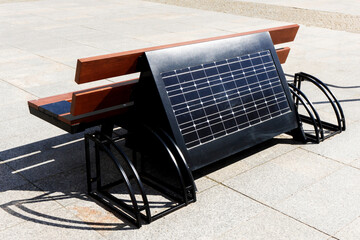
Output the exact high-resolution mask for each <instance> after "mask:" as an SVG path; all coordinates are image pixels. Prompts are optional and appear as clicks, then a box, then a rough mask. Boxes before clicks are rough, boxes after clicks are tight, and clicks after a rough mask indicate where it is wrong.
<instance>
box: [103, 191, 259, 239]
mask: <svg viewBox="0 0 360 240" xmlns="http://www.w3.org/2000/svg"><path fill="white" fill-rule="evenodd" d="M264 209H265V207H264V206H262V205H261V204H258V203H256V202H254V201H252V200H250V199H249V198H246V197H244V196H242V195H240V194H237V193H236V192H234V191H232V190H230V189H228V188H226V187H224V186H215V187H212V188H210V189H208V190H207V191H204V192H202V193H200V194H198V200H197V202H196V203H195V204H190V205H189V206H187V207H186V208H182V209H180V210H179V211H176V212H174V213H172V214H170V215H168V216H166V217H164V218H161V219H159V220H157V221H155V222H153V223H152V224H150V225H145V226H143V227H142V228H141V229H139V230H128V231H117V232H112V233H110V234H108V235H106V238H107V239H118V238H124V239H139V238H140V239H141V238H145V239H210V238H211V236H213V235H214V234H220V233H223V232H226V231H227V230H229V229H231V228H232V226H234V225H236V224H239V223H241V222H245V221H247V220H248V219H250V218H251V217H252V216H255V215H256V214H257V213H259V212H262V211H264ZM225 212H226V214H224V213H225Z"/></svg>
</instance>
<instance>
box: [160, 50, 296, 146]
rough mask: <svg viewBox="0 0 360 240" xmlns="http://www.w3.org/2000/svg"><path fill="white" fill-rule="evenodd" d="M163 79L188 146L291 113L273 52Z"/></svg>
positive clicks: (170, 73) (189, 69)
mask: <svg viewBox="0 0 360 240" xmlns="http://www.w3.org/2000/svg"><path fill="white" fill-rule="evenodd" d="M161 77H162V80H163V82H164V84H165V90H166V93H167V95H168V97H169V100H170V103H171V107H172V110H173V113H174V115H175V118H176V121H177V125H178V127H179V129H180V132H181V134H182V136H183V138H184V142H185V146H186V147H187V148H188V149H190V148H193V147H196V146H198V145H201V144H203V143H206V142H209V141H212V140H215V139H217V138H220V137H223V136H226V135H228V134H232V133H233V132H237V131H240V130H243V129H246V128H249V127H252V126H255V125H257V124H260V123H262V122H265V121H268V120H270V119H272V118H275V117H278V116H281V115H283V114H285V113H287V112H289V111H290V108H289V105H288V102H287V99H286V96H285V93H284V92H283V89H282V85H281V82H280V79H279V76H278V74H277V71H276V68H275V65H274V62H273V60H272V58H271V55H270V52H269V51H268V50H265V51H261V52H257V53H252V54H248V55H244V56H240V57H235V58H231V59H225V60H221V61H217V62H211V63H205V64H201V65H198V66H192V67H187V68H184V69H178V70H173V71H168V72H164V73H161Z"/></svg>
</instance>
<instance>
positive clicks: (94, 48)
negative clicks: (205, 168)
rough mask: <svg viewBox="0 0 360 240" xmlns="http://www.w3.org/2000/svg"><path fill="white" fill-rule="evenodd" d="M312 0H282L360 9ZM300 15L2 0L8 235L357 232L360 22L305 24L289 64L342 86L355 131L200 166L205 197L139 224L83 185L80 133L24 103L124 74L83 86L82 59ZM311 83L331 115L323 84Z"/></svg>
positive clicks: (0, 86)
mask: <svg viewBox="0 0 360 240" xmlns="http://www.w3.org/2000/svg"><path fill="white" fill-rule="evenodd" d="M4 2H5V3H4ZM199 2H201V1H199ZM253 2H257V3H264V2H265V1H253ZM306 3H307V2H305V1H295V0H294V1H286V3H285V1H277V2H274V4H278V5H281V6H287V7H299V6H300V5H301V7H303V8H305V9H311V10H320V11H332V12H339V13H343V14H352V15H356V14H358V12H359V11H358V10H360V9H356V8H358V5H357V4H356V3H357V1H352V0H347V1H342V2H336V3H335V1H334V2H331V3H328V2H325V1H320V0H319V1H311V3H312V4H306ZM332 4H335V5H336V4H337V5H336V6H340V5H341V6H342V7H336V6H334V5H332ZM347 4H348V5H347ZM344 6H349V7H344ZM350 6H351V7H350ZM355 10H357V11H355ZM357 16H358V15H357ZM289 23H292V22H291V21H290V20H286V21H275V20H270V19H264V18H259V17H257V18H254V17H245V16H241V15H236V14H228V13H223V12H217V11H209V10H201V9H196V8H190V7H179V6H174V5H170V4H161V3H154V2H149V1H140V0H132V1H128V0H105V1H98V0H86V1H85V0H79V1H70V0H63V1H56V0H39V1H7V0H5V1H0V115H1V118H0V129H1V134H0V236H1V238H2V239H81V238H83V239H359V238H360V184H359V182H360V150H359V142H360V135H359V131H360V84H359V82H358V79H359V77H358V76H359V75H360V68H359V67H358V65H359V63H360V55H359V52H360V34H358V33H351V32H349V31H335V30H331V29H328V28H320V27H315V26H312V25H301V27H300V30H299V32H298V35H297V38H296V40H295V42H294V43H291V49H292V50H291V52H290V56H289V58H288V61H287V63H286V64H285V65H284V66H283V68H284V71H285V72H286V73H289V74H293V73H295V72H299V71H304V72H308V73H310V74H313V75H315V76H317V77H319V78H320V79H321V80H323V81H325V82H326V83H328V84H331V85H332V86H333V87H331V90H332V91H333V92H334V93H335V95H336V96H337V97H338V99H339V100H340V102H341V104H342V106H343V108H344V111H345V116H346V120H347V127H348V128H347V130H346V131H345V132H344V133H341V134H340V135H336V136H334V137H332V138H331V139H328V140H326V141H325V142H323V143H321V144H307V145H303V144H299V143H297V142H294V141H292V140H291V139H289V138H288V137H286V136H279V137H277V138H276V139H274V140H272V141H269V142H267V143H265V144H262V145H261V146H259V147H258V148H255V149H251V150H250V151H246V152H245V153H244V154H243V155H239V156H237V158H238V159H234V160H232V161H230V162H229V164H227V165H226V166H225V167H223V168H221V169H217V170H215V171H213V172H207V173H203V174H202V175H201V174H199V177H198V178H197V179H196V184H197V187H198V194H197V197H198V201H197V202H196V203H194V204H190V205H189V206H188V207H186V208H182V209H180V210H178V211H176V212H174V213H172V214H170V215H168V216H166V217H164V218H162V219H160V220H157V221H155V222H153V223H151V224H149V225H144V226H143V227H142V228H141V229H134V228H133V227H132V226H131V225H129V224H127V223H126V222H123V221H122V220H120V219H118V218H116V217H115V216H114V215H112V214H111V213H110V212H108V211H106V210H104V209H103V208H102V207H101V206H99V205H98V204H96V202H94V200H92V199H91V198H89V197H88V196H87V195H86V183H85V169H84V149H83V141H82V136H83V135H82V134H77V135H69V134H66V133H65V132H64V131H62V130H60V129H57V128H56V127H54V126H52V125H50V124H48V123H46V122H44V121H42V120H40V119H38V118H36V117H35V116H32V115H30V113H29V112H28V110H27V105H26V101H27V100H30V99H35V98H40V97H45V96H51V95H55V94H60V93H65V92H69V91H73V90H77V89H81V88H89V87H92V86H96V85H100V84H104V83H106V82H110V81H119V80H121V79H109V80H104V81H102V82H96V83H92V84H87V85H85V86H84V85H81V86H79V85H77V84H76V83H75V82H74V74H75V66H76V59H78V58H82V57H87V56H95V55H99V54H105V53H112V52H120V51H124V50H131V49H136V48H143V47H148V46H155V45H159V44H166V43H172V42H179V41H185V40H192V39H198V38H206V37H212V36H218V35H224V34H229V33H234V32H242V31H248V30H254V29H262V28H266V27H275V26H281V25H286V24H289ZM295 23H296V22H295ZM307 92H309V94H310V96H312V97H313V99H314V101H315V102H317V104H316V106H317V107H318V108H319V109H320V113H321V115H322V116H324V117H325V118H326V117H327V116H329V115H330V111H329V108H328V106H327V105H326V104H321V102H322V99H321V98H320V97H318V95H317V93H316V92H315V91H314V90H312V89H309V90H308V91H307ZM235 160H238V161H235ZM160 204H161V202H160Z"/></svg>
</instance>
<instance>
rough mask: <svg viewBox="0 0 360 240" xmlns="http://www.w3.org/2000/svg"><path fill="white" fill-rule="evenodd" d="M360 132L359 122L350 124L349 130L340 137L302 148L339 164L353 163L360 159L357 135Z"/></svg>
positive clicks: (359, 137)
mask: <svg viewBox="0 0 360 240" xmlns="http://www.w3.org/2000/svg"><path fill="white" fill-rule="evenodd" d="M359 130H360V124H359V122H356V123H353V124H349V125H348V126H347V130H346V131H345V132H342V133H341V134H340V135H336V136H334V137H332V138H330V139H327V140H326V141H324V142H322V143H321V144H307V145H304V146H302V148H304V149H306V150H308V151H311V152H314V153H316V154H320V155H322V156H325V157H328V158H331V159H334V160H336V161H339V162H343V163H351V162H353V161H355V160H358V159H360V151H358V145H357V144H358V142H359V141H360V136H359V134H357V133H358V132H359Z"/></svg>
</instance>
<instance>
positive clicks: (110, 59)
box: [28, 25, 299, 133]
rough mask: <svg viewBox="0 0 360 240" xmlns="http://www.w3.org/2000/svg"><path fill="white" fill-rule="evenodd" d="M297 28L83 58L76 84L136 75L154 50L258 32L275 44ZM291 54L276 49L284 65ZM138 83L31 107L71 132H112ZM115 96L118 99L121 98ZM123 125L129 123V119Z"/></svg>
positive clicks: (45, 100) (64, 96) (287, 38)
mask: <svg viewBox="0 0 360 240" xmlns="http://www.w3.org/2000/svg"><path fill="white" fill-rule="evenodd" d="M298 28H299V26H298V25H289V26H282V27H276V28H269V29H262V30H256V31H251V32H245V33H236V34H231V35H225V36H220V37H213V38H207V39H200V40H194V41H189V42H181V43H175V44H170V45H164V46H158V47H151V48H145V49H138V50H132V51H126V52H120V53H114V54H107V55H101V56H95V57H89V58H82V59H79V60H78V62H77V67H76V73H75V82H77V83H78V84H85V83H89V82H93V81H98V80H103V79H107V78H112V77H118V76H122V75H127V74H132V73H136V72H138V70H137V62H138V58H139V57H140V56H141V55H142V54H144V52H147V51H151V50H156V49H163V48H168V47H174V46H181V45H186V44H193V43H198V42H206V41H211V40H216V39H223V38H230V37H234V36H241V35H246V34H251V33H256V32H269V33H270V35H271V36H272V40H273V43H274V44H281V43H286V42H290V41H293V40H294V38H295V36H296V33H297V30H298ZM289 51H290V48H289V47H283V48H279V49H278V50H277V54H278V57H279V60H280V62H281V63H284V62H285V61H286V59H287V56H288V54H289ZM136 82H137V79H133V80H129V81H124V82H122V83H112V84H108V85H105V86H99V87H96V88H90V89H86V90H82V91H76V92H71V93H66V94H60V95H56V96H50V97H46V98H41V99H36V100H32V101H29V102H28V106H29V110H30V112H31V113H32V114H33V115H35V116H38V117H40V118H41V119H43V120H45V121H47V122H49V123H51V124H53V125H55V126H57V127H60V128H61V129H63V130H65V131H67V132H69V133H78V132H82V131H84V130H86V129H87V128H90V127H93V126H97V125H101V126H104V129H111V126H112V124H111V123H112V122H113V120H117V122H119V120H122V119H124V118H125V119H126V112H127V110H128V109H129V106H131V105H132V101H131V100H130V97H129V96H130V95H131V89H132V88H133V87H134V85H136ZM116 96H119V98H117V97H116ZM123 122H124V124H126V120H125V121H123Z"/></svg>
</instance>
